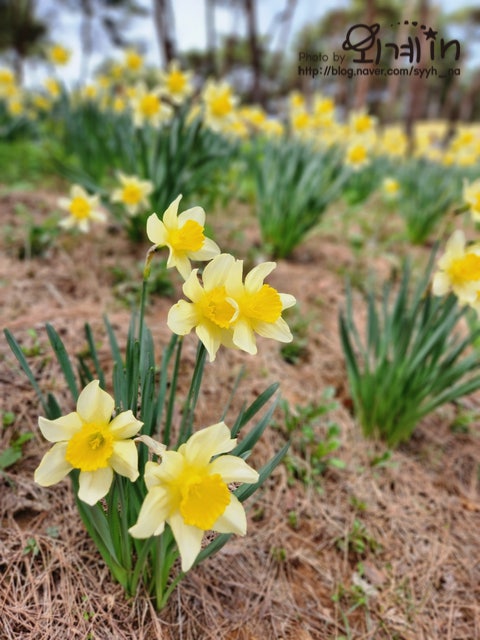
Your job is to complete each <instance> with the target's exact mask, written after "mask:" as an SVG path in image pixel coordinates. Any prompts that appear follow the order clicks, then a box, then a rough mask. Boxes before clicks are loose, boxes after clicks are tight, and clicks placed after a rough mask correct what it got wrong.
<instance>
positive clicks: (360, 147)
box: [345, 141, 370, 171]
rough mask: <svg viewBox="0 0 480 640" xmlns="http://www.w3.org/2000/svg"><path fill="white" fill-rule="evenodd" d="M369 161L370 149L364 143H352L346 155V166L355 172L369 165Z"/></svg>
mask: <svg viewBox="0 0 480 640" xmlns="http://www.w3.org/2000/svg"><path fill="white" fill-rule="evenodd" d="M369 161H370V160H369V157H368V148H367V146H366V145H365V144H364V143H363V142H360V141H357V142H352V143H351V144H350V145H349V146H348V147H347V150H346V153H345V164H346V165H347V166H348V167H350V168H351V169H353V170H354V171H358V170H359V169H362V168H363V167H365V166H366V165H367V164H368V163H369Z"/></svg>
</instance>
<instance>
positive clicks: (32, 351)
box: [22, 329, 43, 358]
mask: <svg viewBox="0 0 480 640" xmlns="http://www.w3.org/2000/svg"><path fill="white" fill-rule="evenodd" d="M27 334H28V336H29V338H30V343H29V344H28V345H24V346H22V352H23V355H25V356H27V357H31V358H34V357H36V356H40V355H42V353H43V347H42V344H41V342H40V338H39V337H38V333H37V332H36V331H35V329H27Z"/></svg>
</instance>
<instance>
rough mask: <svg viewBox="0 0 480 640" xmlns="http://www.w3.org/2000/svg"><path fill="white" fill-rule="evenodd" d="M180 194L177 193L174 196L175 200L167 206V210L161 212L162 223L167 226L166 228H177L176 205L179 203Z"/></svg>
mask: <svg viewBox="0 0 480 640" xmlns="http://www.w3.org/2000/svg"><path fill="white" fill-rule="evenodd" d="M181 199H182V196H181V195H179V196H177V197H176V198H175V200H174V201H173V202H172V203H171V204H170V205H169V206H168V208H167V210H166V211H165V213H164V214H163V218H162V219H163V224H164V225H165V226H166V227H167V229H178V217H177V213H178V205H179V204H180V200H181Z"/></svg>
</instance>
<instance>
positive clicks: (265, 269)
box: [245, 262, 277, 293]
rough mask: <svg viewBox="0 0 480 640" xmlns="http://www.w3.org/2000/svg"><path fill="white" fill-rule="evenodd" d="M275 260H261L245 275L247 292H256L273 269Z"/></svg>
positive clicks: (275, 264)
mask: <svg viewBox="0 0 480 640" xmlns="http://www.w3.org/2000/svg"><path fill="white" fill-rule="evenodd" d="M276 266H277V263H276V262H262V263H261V264H259V265H257V266H256V267H254V268H253V269H252V270H251V271H250V272H249V273H247V275H246V276H245V289H246V290H247V291H248V292H249V293H256V292H257V291H259V290H260V289H261V287H262V285H263V281H264V280H265V278H266V277H267V276H268V275H269V274H270V273H271V272H272V271H273V270H274V269H275V267H276Z"/></svg>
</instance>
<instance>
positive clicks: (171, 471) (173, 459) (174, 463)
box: [145, 450, 185, 488]
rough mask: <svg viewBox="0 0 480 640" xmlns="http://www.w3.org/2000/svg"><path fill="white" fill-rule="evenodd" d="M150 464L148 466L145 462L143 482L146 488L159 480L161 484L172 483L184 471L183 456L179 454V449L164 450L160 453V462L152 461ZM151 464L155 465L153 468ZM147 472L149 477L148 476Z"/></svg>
mask: <svg viewBox="0 0 480 640" xmlns="http://www.w3.org/2000/svg"><path fill="white" fill-rule="evenodd" d="M151 465H152V466H151V467H150V468H148V463H147V465H146V470H145V484H146V485H147V487H148V488H150V486H151V485H153V484H158V483H159V482H160V483H161V484H172V483H173V484H174V483H175V482H176V480H177V479H178V478H179V477H180V476H181V474H182V473H183V471H184V468H185V458H184V457H183V456H182V455H181V453H180V450H179V451H165V452H164V453H163V455H162V462H161V464H158V463H155V462H152V463H151ZM153 465H156V466H155V468H154V467H153ZM149 474H150V478H151V479H149V477H148V476H149ZM150 483H151V484H150Z"/></svg>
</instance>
